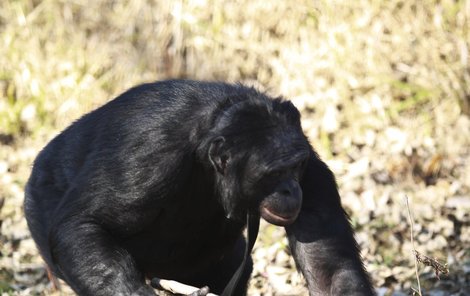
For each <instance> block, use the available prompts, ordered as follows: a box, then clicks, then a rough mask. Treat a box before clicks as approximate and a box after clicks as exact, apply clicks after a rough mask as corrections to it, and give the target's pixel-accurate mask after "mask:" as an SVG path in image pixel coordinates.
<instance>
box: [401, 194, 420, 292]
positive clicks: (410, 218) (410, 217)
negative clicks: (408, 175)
mask: <svg viewBox="0 0 470 296" xmlns="http://www.w3.org/2000/svg"><path fill="white" fill-rule="evenodd" d="M405 202H406V208H407V209H408V219H409V220H410V237H411V247H412V248H413V254H414V255H415V254H416V253H417V251H416V248H415V240H414V232H413V217H412V216H411V210H410V205H409V203H408V196H406V195H405ZM413 261H414V263H415V273H416V282H417V283H418V291H415V290H414V289H413V291H414V292H417V293H418V295H419V296H422V295H423V294H422V293H421V283H420V282H419V272H418V259H417V258H416V255H415V256H414V260H413ZM413 294H414V293H413Z"/></svg>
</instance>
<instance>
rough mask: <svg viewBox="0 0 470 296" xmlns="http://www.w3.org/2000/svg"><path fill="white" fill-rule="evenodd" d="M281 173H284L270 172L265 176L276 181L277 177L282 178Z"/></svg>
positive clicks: (279, 171) (278, 171)
mask: <svg viewBox="0 0 470 296" xmlns="http://www.w3.org/2000/svg"><path fill="white" fill-rule="evenodd" d="M283 173H284V172H283V171H281V170H272V171H270V172H268V173H267V174H266V175H267V177H269V178H272V179H278V178H279V177H281V176H282V174H283Z"/></svg>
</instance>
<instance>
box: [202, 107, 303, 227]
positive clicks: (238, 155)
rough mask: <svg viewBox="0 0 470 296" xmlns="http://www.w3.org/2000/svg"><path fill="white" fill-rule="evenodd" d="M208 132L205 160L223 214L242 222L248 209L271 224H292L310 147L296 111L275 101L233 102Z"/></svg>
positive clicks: (297, 210) (296, 212) (299, 199)
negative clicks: (208, 140) (212, 131)
mask: <svg viewBox="0 0 470 296" xmlns="http://www.w3.org/2000/svg"><path fill="white" fill-rule="evenodd" d="M214 130H216V131H217V132H216V133H214V134H215V135H214V136H213V137H212V138H211V140H210V144H209V145H208V147H209V148H208V158H209V162H210V164H211V168H212V170H213V172H214V176H215V180H216V182H215V184H216V187H217V190H218V193H219V196H220V202H221V203H222V205H223V207H224V210H225V213H226V215H227V217H229V218H231V219H235V220H239V221H245V219H246V213H247V210H249V209H250V210H254V211H259V213H260V215H261V217H263V218H264V219H265V220H266V221H268V222H269V223H272V224H275V225H279V226H286V225H289V224H291V223H293V222H294V221H295V219H296V218H297V216H298V214H299V212H300V209H301V206H302V188H301V187H300V181H301V179H302V176H303V173H304V170H305V166H306V163H307V161H308V158H309V156H310V151H311V150H310V146H309V144H308V141H307V140H306V138H305V136H304V134H303V132H302V129H301V126H300V115H299V112H298V111H297V109H296V108H295V107H294V106H293V105H292V104H291V103H290V102H287V101H281V100H265V101H261V102H260V101H245V102H242V103H237V104H236V105H233V106H231V107H230V108H229V109H228V110H226V111H225V112H224V114H223V116H221V118H220V119H219V121H218V122H217V124H216V129H214Z"/></svg>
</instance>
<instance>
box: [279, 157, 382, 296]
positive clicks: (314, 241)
mask: <svg viewBox="0 0 470 296" xmlns="http://www.w3.org/2000/svg"><path fill="white" fill-rule="evenodd" d="M301 187H302V191H303V205H302V210H301V212H300V214H299V216H298V218H297V220H296V221H295V222H294V223H293V224H292V225H290V226H288V227H286V231H287V235H288V238H289V244H290V247H291V249H292V253H293V255H294V258H295V261H296V263H297V265H298V267H299V268H300V270H301V271H302V273H303V275H304V277H305V279H306V280H307V285H308V290H309V293H310V295H357V296H359V295H375V292H374V290H373V288H372V285H371V283H370V280H369V277H368V275H367V273H366V272H365V271H364V268H363V265H362V262H361V259H360V255H359V250H358V246H357V243H356V241H355V239H354V237H353V231H352V229H351V226H350V224H349V221H348V218H347V215H346V214H345V212H344V210H343V208H342V207H341V202H340V197H339V194H338V190H337V187H336V182H335V179H334V176H333V173H332V172H331V171H330V170H329V169H328V167H327V166H326V165H325V164H324V163H323V162H322V161H321V160H320V159H318V157H317V156H316V155H314V153H313V152H312V156H311V157H310V159H309V162H308V165H307V168H306V171H305V174H304V176H303V179H302V181H301Z"/></svg>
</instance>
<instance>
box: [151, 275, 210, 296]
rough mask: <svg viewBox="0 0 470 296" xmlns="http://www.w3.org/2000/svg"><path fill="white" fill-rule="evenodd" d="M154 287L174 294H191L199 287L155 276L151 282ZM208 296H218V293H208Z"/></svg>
mask: <svg viewBox="0 0 470 296" xmlns="http://www.w3.org/2000/svg"><path fill="white" fill-rule="evenodd" d="M151 285H152V287H154V288H156V289H158V290H163V291H167V292H170V293H173V294H183V295H189V294H191V293H194V292H196V291H198V290H200V289H199V288H196V287H193V286H189V285H185V284H182V283H180V282H177V281H172V280H162V279H159V278H153V279H152V282H151ZM207 296H217V295H216V294H213V293H208V294H207Z"/></svg>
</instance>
